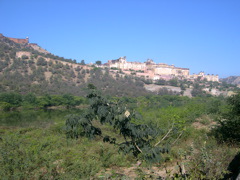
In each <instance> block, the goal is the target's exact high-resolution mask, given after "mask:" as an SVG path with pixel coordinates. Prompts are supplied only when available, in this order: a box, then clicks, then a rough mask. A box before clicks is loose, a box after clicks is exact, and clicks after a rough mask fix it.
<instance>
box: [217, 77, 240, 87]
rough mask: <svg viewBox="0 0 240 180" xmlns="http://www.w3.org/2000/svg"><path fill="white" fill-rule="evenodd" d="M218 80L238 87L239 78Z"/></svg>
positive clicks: (239, 83)
mask: <svg viewBox="0 0 240 180" xmlns="http://www.w3.org/2000/svg"><path fill="white" fill-rule="evenodd" d="M220 80H221V81H222V82H225V83H228V84H235V85H240V76H229V77H227V78H223V79H220Z"/></svg>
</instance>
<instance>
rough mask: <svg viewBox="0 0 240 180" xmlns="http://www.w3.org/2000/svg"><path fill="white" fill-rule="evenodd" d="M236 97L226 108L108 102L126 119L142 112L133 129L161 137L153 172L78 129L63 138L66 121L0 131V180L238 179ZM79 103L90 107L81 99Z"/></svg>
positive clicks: (164, 100)
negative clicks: (137, 127) (117, 105)
mask: <svg viewBox="0 0 240 180" xmlns="http://www.w3.org/2000/svg"><path fill="white" fill-rule="evenodd" d="M239 96H240V95H239V94H238V95H235V96H233V97H231V98H228V99H227V100H226V99H223V98H217V97H201V98H200V97H196V98H192V99H190V98H188V97H181V96H153V95H149V96H142V97H137V98H114V97H109V98H107V101H111V102H119V101H120V100H121V102H122V104H124V107H125V108H126V109H127V110H128V111H129V112H132V111H133V110H134V111H135V112H137V111H138V112H139V116H138V117H139V118H137V119H136V118H133V119H131V123H133V124H135V125H148V126H151V127H156V128H158V129H160V130H161V133H159V134H158V135H157V136H156V137H155V138H156V141H157V142H159V140H161V139H164V140H163V141H161V142H160V145H161V146H165V145H167V146H168V147H169V152H166V153H164V154H162V155H161V158H160V159H158V161H157V162H156V163H153V164H151V166H150V164H149V162H148V161H147V159H146V158H145V156H142V155H140V154H141V153H140V154H139V155H137V156H136V154H134V151H132V152H133V153H131V152H130V153H127V154H125V153H123V151H119V146H118V145H117V143H115V144H114V143H109V142H108V141H106V139H105V142H103V141H102V140H103V139H102V137H101V136H95V138H93V137H92V138H90V139H89V137H86V136H85V135H86V134H84V133H81V132H84V131H83V130H84V129H82V128H80V129H78V130H79V131H77V132H78V133H79V134H78V136H77V137H78V138H73V139H72V138H67V137H66V133H67V132H69V129H67V127H66V126H65V122H66V119H68V118H69V116H68V117H64V116H63V114H61V115H60V114H59V112H58V113H56V114H59V115H58V116H56V117H53V116H52V119H53V122H51V123H48V122H46V123H44V124H42V125H41V126H40V125H39V124H38V122H36V123H32V124H31V123H29V124H28V125H26V126H25V127H19V126H18V125H17V123H16V125H13V124H11V126H6V125H4V126H3V124H1V129H0V135H1V138H0V167H1V171H0V175H1V177H2V179H89V178H92V179H107V178H109V179H114V178H115V179H124V178H125V179H130V178H136V179H148V178H149V179H157V178H160V177H165V178H170V177H171V178H178V179H184V178H185V179H222V178H229V177H232V176H233V175H234V173H238V171H239V169H238V167H239V164H238V163H239V161H238V160H239V159H238V158H239V157H238V156H239V155H238V156H237V154H238V153H239V152H240V151H239V137H240V131H239V129H240V128H239V104H240V103H239V102H240V98H239ZM38 98H39V97H37V99H38ZM40 99H41V98H40ZM79 99H82V100H83V101H81V102H82V103H83V102H84V103H85V104H88V103H87V101H86V99H85V98H80V97H79ZM99 100H103V99H99ZM36 102H37V101H36ZM23 104H24V103H23ZM90 110H91V109H90ZM87 111H88V110H87V109H83V110H82V111H80V112H78V113H77V114H76V115H75V116H79V115H80V116H81V115H82V116H84V115H86V113H87ZM1 113H4V112H1ZM69 113H71V112H69ZM96 115H97V114H96ZM140 115H141V117H142V118H140ZM98 118H99V117H98ZM92 125H93V126H94V127H96V128H101V131H102V132H104V135H108V136H109V139H110V140H111V138H112V137H114V138H116V140H117V141H124V137H122V136H121V133H119V130H118V129H114V128H113V127H112V126H111V124H109V123H103V124H101V123H100V122H99V121H96V120H94V118H93V119H92ZM173 126H174V127H178V128H180V129H181V131H178V132H180V133H178V134H176V131H175V130H171V131H169V130H170V129H171V128H172V127H173ZM213 127H214V128H213ZM226 128H227V130H228V131H225V130H226ZM231 129H234V131H230V130H231ZM231 132H232V133H231ZM68 135H69V134H68ZM165 137H166V138H165ZM127 139H128V138H127ZM137 143H138V142H137ZM138 146H140V144H138ZM140 149H141V147H140ZM234 158H235V161H236V162H235V161H234V160H233V159H234ZM232 160H233V161H232Z"/></svg>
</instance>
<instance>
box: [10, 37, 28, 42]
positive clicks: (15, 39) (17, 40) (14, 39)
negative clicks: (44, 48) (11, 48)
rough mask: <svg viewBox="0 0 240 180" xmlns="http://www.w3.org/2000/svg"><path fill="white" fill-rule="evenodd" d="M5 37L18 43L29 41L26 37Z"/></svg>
mask: <svg viewBox="0 0 240 180" xmlns="http://www.w3.org/2000/svg"><path fill="white" fill-rule="evenodd" d="M7 38H8V39H10V40H11V41H13V42H15V43H18V44H28V42H29V39H28V37H27V38H26V39H18V38H11V37H7Z"/></svg>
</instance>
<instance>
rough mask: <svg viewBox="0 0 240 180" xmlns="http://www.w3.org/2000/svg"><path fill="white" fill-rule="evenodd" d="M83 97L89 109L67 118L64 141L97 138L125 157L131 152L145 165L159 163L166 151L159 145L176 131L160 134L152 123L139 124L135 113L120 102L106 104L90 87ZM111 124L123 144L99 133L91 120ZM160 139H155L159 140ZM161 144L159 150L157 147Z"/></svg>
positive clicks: (91, 86)
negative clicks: (114, 147) (116, 147)
mask: <svg viewBox="0 0 240 180" xmlns="http://www.w3.org/2000/svg"><path fill="white" fill-rule="evenodd" d="M88 87H89V89H90V93H89V94H88V95H87V98H88V99H89V103H90V107H89V109H88V111H87V112H86V113H84V114H83V115H73V114H71V115H69V116H68V117H67V120H66V135H67V137H68V138H78V137H80V136H81V135H84V136H87V137H88V138H90V139H91V138H94V137H96V136H99V137H101V138H102V140H103V141H104V142H108V143H111V144H115V145H117V146H118V147H119V150H120V151H122V152H124V153H125V154H128V153H132V154H133V155H134V156H135V157H138V158H142V159H143V160H145V161H146V162H149V163H154V162H159V161H160V158H161V153H165V152H168V151H169V146H168V143H167V142H165V145H164V146H163V145H162V142H163V141H164V140H166V139H167V137H168V136H169V134H170V133H172V132H177V130H178V128H177V127H175V126H174V124H173V126H172V127H171V128H170V129H169V130H168V132H167V133H166V134H165V135H163V131H162V130H161V129H159V128H158V127H156V126H154V125H152V124H149V125H148V124H141V123H140V122H141V121H140V120H139V114H138V113H136V112H135V111H130V110H128V109H127V107H126V106H125V105H124V104H123V103H122V102H121V101H118V102H113V101H109V100H107V99H106V98H104V97H102V96H101V94H100V92H99V91H97V89H96V88H95V86H94V85H92V84H90V85H89V86H88ZM94 120H97V121H99V122H100V123H101V124H109V125H111V126H112V127H113V128H114V129H115V131H117V132H119V133H120V135H122V136H123V138H124V141H123V142H119V140H118V139H116V137H113V136H112V137H111V136H110V135H108V134H106V132H103V131H102V129H101V127H95V126H94V125H93V124H94V123H93V121H94ZM160 136H162V137H161V138H160V140H159V137H160ZM160 145H162V147H160Z"/></svg>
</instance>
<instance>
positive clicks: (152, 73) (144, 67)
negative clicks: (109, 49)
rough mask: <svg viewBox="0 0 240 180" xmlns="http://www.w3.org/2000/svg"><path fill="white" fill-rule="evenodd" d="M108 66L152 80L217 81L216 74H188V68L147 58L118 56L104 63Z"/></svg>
mask: <svg viewBox="0 0 240 180" xmlns="http://www.w3.org/2000/svg"><path fill="white" fill-rule="evenodd" d="M104 66H105V67H108V68H117V69H121V70H122V71H124V72H125V73H126V74H131V73H130V72H127V71H135V72H136V76H140V77H147V78H149V79H152V80H158V79H165V80H170V79H172V78H178V79H197V78H200V79H202V80H203V79H206V80H207V81H219V77H218V75H205V74H204V72H200V73H199V74H193V75H190V74H189V68H180V67H175V66H174V65H168V64H164V63H159V64H156V63H155V62H154V61H153V60H152V59H148V60H147V61H146V62H144V63H140V62H127V60H126V57H120V58H119V59H116V60H109V61H108V62H107V63H105V64H104Z"/></svg>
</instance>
